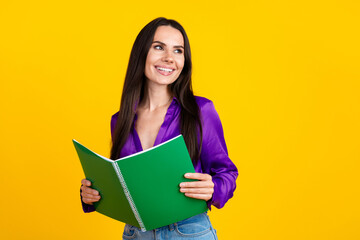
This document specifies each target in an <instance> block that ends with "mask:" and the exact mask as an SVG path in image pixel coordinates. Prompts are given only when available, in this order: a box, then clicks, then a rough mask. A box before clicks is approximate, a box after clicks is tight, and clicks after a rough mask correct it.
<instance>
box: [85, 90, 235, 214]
mask: <svg viewBox="0 0 360 240" xmlns="http://www.w3.org/2000/svg"><path fill="white" fill-rule="evenodd" d="M195 98H196V102H197V104H198V106H199V109H200V112H201V121H202V128H203V143H202V149H201V154H200V161H197V164H196V165H194V168H195V171H196V172H199V173H208V174H210V175H211V176H212V180H213V182H214V193H213V197H212V199H210V200H209V201H208V202H207V205H208V208H209V209H211V205H214V206H215V207H217V208H222V207H223V206H224V205H225V203H226V202H227V201H228V200H229V199H230V198H231V197H232V196H233V192H234V190H235V188H236V183H235V180H236V178H237V176H238V170H237V168H236V166H235V165H234V163H233V162H232V161H231V160H230V158H229V156H228V151H227V147H226V143H225V139H224V133H223V128H222V125H221V121H220V118H219V115H218V114H217V112H216V110H215V107H214V104H213V102H212V101H210V100H208V99H206V98H204V97H198V96H196V97H195ZM180 110H181V106H180V103H179V102H178V100H177V99H176V98H175V97H174V98H173V100H172V102H171V104H170V106H169V108H168V109H167V112H166V115H165V119H164V122H163V124H162V125H161V127H160V130H159V133H158V135H157V137H156V140H155V143H154V146H156V145H158V144H160V143H162V142H165V141H167V140H169V139H171V138H173V137H176V136H178V135H179V134H180ZM117 116H118V113H116V114H114V115H113V116H112V118H111V133H112V134H113V133H114V130H115V126H116V122H117ZM136 119H137V116H136V115H135V120H134V123H133V127H132V130H131V131H130V134H129V137H128V139H127V141H126V143H125V145H124V147H123V148H122V150H121V152H120V156H119V158H121V157H125V156H128V155H130V154H133V153H136V152H139V151H142V146H141V142H140V138H139V136H138V134H137V132H136V130H135V127H134V126H135V122H136ZM179 184H180V183H179ZM82 205H83V210H84V212H92V211H95V209H94V207H93V205H88V204H85V203H82Z"/></svg>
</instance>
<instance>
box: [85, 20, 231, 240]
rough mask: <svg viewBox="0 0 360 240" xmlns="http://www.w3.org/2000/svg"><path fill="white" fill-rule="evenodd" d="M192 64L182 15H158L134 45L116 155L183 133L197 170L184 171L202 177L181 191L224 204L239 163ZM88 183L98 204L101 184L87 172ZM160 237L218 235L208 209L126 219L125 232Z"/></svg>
mask: <svg viewBox="0 0 360 240" xmlns="http://www.w3.org/2000/svg"><path fill="white" fill-rule="evenodd" d="M191 70H192V65H191V53H190V44H189V40H188V38H187V35H186V33H185V30H184V29H183V27H182V26H181V25H180V24H179V23H178V22H176V21H174V20H169V19H166V18H157V19H155V20H153V21H151V22H150V23H149V24H147V25H146V26H145V27H144V28H143V29H142V30H141V31H140V33H139V35H138V36H137V38H136V40H135V43H134V46H133V48H132V51H131V55H130V60H129V65H128V69H127V73H126V77H125V82H124V87H123V93H122V97H121V104H120V110H119V112H117V113H116V114H114V115H113V117H112V119H111V133H112V140H113V146H112V149H111V159H118V158H121V157H125V156H128V155H130V154H133V153H136V152H139V151H142V150H145V149H148V148H150V147H152V146H156V145H158V144H160V143H163V142H165V141H167V140H169V139H171V138H173V137H175V136H177V135H179V134H182V135H183V136H184V139H185V143H186V146H187V148H188V150H189V154H190V157H191V159H192V162H193V165H194V168H195V171H196V173H187V174H185V176H184V177H185V178H188V179H194V180H197V181H192V182H182V183H180V182H179V188H180V190H179V191H180V192H182V193H184V195H185V196H187V197H190V198H196V199H201V200H204V201H206V202H207V205H208V207H209V209H211V205H214V206H215V207H217V208H221V207H223V206H224V204H225V203H226V202H227V201H228V200H229V199H230V198H231V197H232V196H233V192H234V190H235V188H236V184H235V180H236V178H237V176H238V171H237V168H236V166H235V165H234V164H233V162H232V161H231V160H230V158H229V156H228V153H227V148H226V144H225V139H224V134H223V130H222V125H221V122H220V118H219V116H218V114H217V112H216V110H215V108H214V105H213V103H212V102H211V101H210V100H208V99H206V98H203V97H198V96H194V94H193V92H192V87H191ZM169 161H171V159H169ZM82 185H83V186H82V187H81V198H82V203H83V209H84V211H85V212H92V211H94V210H95V208H94V206H93V203H94V202H97V201H101V200H100V195H99V192H97V191H96V190H94V189H92V188H91V182H90V181H88V180H86V179H83V180H82ZM154 188H156V186H154ZM154 194H156V192H154ZM155 217H156V216H154V218H155ZM155 238H156V239H183V238H185V239H188V238H191V239H217V236H216V231H215V229H213V227H212V225H211V223H210V221H209V217H208V216H207V214H206V213H203V214H200V215H197V216H193V217H191V218H188V219H185V220H183V221H180V222H177V223H174V224H171V225H168V226H164V227H161V228H158V229H155V230H152V231H147V232H141V231H139V229H138V228H136V227H134V226H130V225H126V226H125V230H124V234H123V239H155Z"/></svg>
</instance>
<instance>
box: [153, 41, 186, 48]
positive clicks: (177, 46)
mask: <svg viewBox="0 0 360 240" xmlns="http://www.w3.org/2000/svg"><path fill="white" fill-rule="evenodd" d="M153 43H158V44H160V45H163V46H166V44H165V43H163V42H160V41H153ZM174 48H184V47H183V46H181V45H175V46H174Z"/></svg>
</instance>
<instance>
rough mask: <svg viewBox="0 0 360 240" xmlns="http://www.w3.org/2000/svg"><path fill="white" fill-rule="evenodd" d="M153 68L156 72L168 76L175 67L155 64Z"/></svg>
mask: <svg viewBox="0 0 360 240" xmlns="http://www.w3.org/2000/svg"><path fill="white" fill-rule="evenodd" d="M155 68H156V71H157V72H158V73H160V74H161V75H164V76H169V75H171V74H172V73H173V72H174V71H175V69H173V68H167V67H159V66H155Z"/></svg>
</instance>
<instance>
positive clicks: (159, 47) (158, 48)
mask: <svg viewBox="0 0 360 240" xmlns="http://www.w3.org/2000/svg"><path fill="white" fill-rule="evenodd" d="M154 48H155V49H157V50H161V49H162V47H161V46H160V45H156V46H154Z"/></svg>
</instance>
